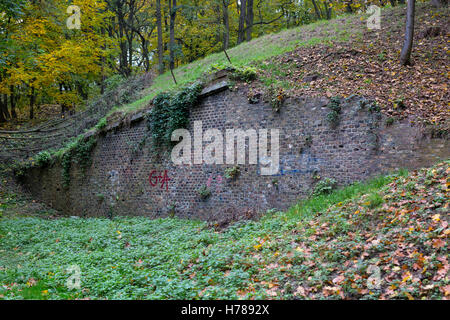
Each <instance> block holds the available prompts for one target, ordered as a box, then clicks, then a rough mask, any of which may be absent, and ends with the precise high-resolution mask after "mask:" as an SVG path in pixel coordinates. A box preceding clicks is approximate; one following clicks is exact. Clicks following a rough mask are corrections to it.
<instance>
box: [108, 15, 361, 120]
mask: <svg viewBox="0 0 450 320" xmlns="http://www.w3.org/2000/svg"><path fill="white" fill-rule="evenodd" d="M366 16H367V15H365V14H362V15H343V16H340V17H337V18H336V19H333V20H329V21H327V20H322V21H318V22H315V23H312V24H309V25H305V26H300V27H297V28H293V29H288V30H284V31H281V32H279V33H275V34H268V35H265V36H262V37H260V38H257V39H254V40H252V41H250V42H244V43H242V44H240V45H239V46H236V47H233V48H231V49H229V50H227V53H228V55H229V56H230V59H231V61H232V64H233V66H235V67H242V66H247V65H249V64H251V63H254V62H258V61H263V60H266V59H268V58H270V57H274V56H278V55H280V54H283V53H285V52H289V51H292V50H294V49H295V48H298V47H304V46H313V45H316V44H319V43H321V44H329V45H331V44H332V43H333V42H346V41H348V40H349V39H350V38H352V39H357V38H359V37H361V35H362V32H363V30H364V28H365V25H364V24H363V23H361V20H360V19H362V17H366ZM228 64H229V63H228V60H227V59H226V57H225V54H224V53H223V52H220V53H215V54H211V55H209V56H207V57H205V58H203V59H199V60H196V61H194V62H192V63H190V64H187V65H183V66H180V67H178V68H176V69H174V74H175V77H176V79H177V83H178V85H175V84H174V82H173V79H172V75H171V73H170V71H167V72H166V73H164V74H163V75H160V76H158V77H156V79H155V81H154V83H153V85H152V86H151V87H149V88H147V89H146V90H144V92H143V97H142V98H141V99H139V100H137V101H135V102H133V103H130V104H128V105H124V106H120V107H117V108H115V109H114V110H113V112H124V113H127V112H129V111H133V110H137V109H142V108H145V107H146V106H147V104H148V102H149V101H150V100H151V99H152V98H153V97H154V96H155V95H156V94H158V93H160V92H163V91H167V90H171V89H174V88H177V87H180V86H183V85H185V84H187V83H189V82H192V81H195V80H197V79H199V78H201V77H202V75H203V74H204V73H205V72H206V71H208V70H209V69H210V67H212V66H214V65H228Z"/></svg>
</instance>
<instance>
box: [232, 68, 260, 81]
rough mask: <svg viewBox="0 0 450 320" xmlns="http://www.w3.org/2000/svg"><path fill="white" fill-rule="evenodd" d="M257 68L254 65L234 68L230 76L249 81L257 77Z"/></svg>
mask: <svg viewBox="0 0 450 320" xmlns="http://www.w3.org/2000/svg"><path fill="white" fill-rule="evenodd" d="M257 76H258V74H257V70H256V68H254V67H244V68H236V69H234V70H233V73H232V78H233V79H235V80H241V81H245V82H251V81H253V80H255V79H256V78H257Z"/></svg>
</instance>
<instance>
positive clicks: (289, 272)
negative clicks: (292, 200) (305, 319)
mask: <svg viewBox="0 0 450 320" xmlns="http://www.w3.org/2000/svg"><path fill="white" fill-rule="evenodd" d="M449 164H450V161H446V162H444V163H441V164H439V165H437V166H435V167H434V168H431V169H423V170H421V171H417V172H413V173H411V174H410V175H409V176H407V177H403V176H399V175H397V176H389V177H384V178H377V179H375V180H373V181H371V182H370V183H368V184H358V185H356V186H350V187H347V188H345V189H342V190H338V191H336V192H335V193H333V194H331V195H329V196H321V197H319V198H313V199H310V200H309V201H306V202H303V203H302V204H300V205H298V206H296V207H293V208H292V209H291V210H290V211H288V212H287V213H282V212H278V213H271V214H270V213H269V214H267V215H266V216H265V217H263V219H261V220H260V221H257V222H251V221H243V222H239V223H236V224H234V225H232V226H230V227H229V228H228V229H225V230H222V231H216V230H214V229H211V228H208V227H207V226H206V224H205V223H203V222H198V221H185V220H179V219H161V220H149V219H146V218H117V219H114V220H112V221H111V220H107V219H73V218H62V219H55V220H45V219H40V218H3V219H1V220H0V243H1V246H0V261H1V264H0V268H1V269H0V270H1V272H0V284H1V285H0V297H3V298H6V299H17V298H38V299H47V298H51V299H55V298H56V299H61V298H62V299H64V298H87V299H98V298H139V299H141V298H142V299H166V298H169V299H170V298H179V299H184V298H188V299H205V298H224V299H226V298H275V299H279V298H282V299H293V298H300V299H304V298H306V299H323V298H337V299H340V298H361V299H374V298H383V299H384V298H400V299H423V298H431V299H439V298H448V297H449V295H450V292H449V291H450V285H449V279H448V271H449V264H448V254H447V252H448V251H447V250H448V236H449V234H450V229H449V227H448V218H449V216H448V211H449V210H448V191H449V180H448V175H449V173H450V168H449ZM386 183H388V184H386ZM361 193H364V194H365V195H363V196H361V195H360V194H361ZM71 265H78V266H79V267H80V269H81V272H82V277H81V289H80V290H78V289H73V290H72V291H70V290H68V289H67V288H66V287H65V284H66V281H67V279H68V277H69V276H70V273H68V272H67V268H68V267H69V266H71ZM377 272H380V276H381V283H380V284H379V286H378V284H377V281H376V275H377ZM373 279H375V282H374V285H371V284H370V282H369V281H371V280H373Z"/></svg>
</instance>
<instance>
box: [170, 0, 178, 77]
mask: <svg viewBox="0 0 450 320" xmlns="http://www.w3.org/2000/svg"><path fill="white" fill-rule="evenodd" d="M176 6H177V0H169V12H170V26H169V34H170V36H169V52H170V62H169V63H170V69H173V68H174V67H175V52H174V50H175V19H176V15H177V11H176V10H177V9H176Z"/></svg>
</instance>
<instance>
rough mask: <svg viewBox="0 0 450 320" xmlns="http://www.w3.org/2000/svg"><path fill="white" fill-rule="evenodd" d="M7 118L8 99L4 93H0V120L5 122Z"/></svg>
mask: <svg viewBox="0 0 450 320" xmlns="http://www.w3.org/2000/svg"><path fill="white" fill-rule="evenodd" d="M9 118H10V116H9V112H8V100H7V99H5V95H0V122H6V121H8V119H9Z"/></svg>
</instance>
